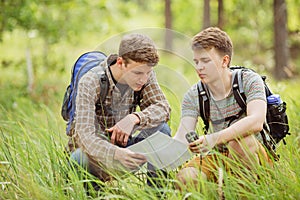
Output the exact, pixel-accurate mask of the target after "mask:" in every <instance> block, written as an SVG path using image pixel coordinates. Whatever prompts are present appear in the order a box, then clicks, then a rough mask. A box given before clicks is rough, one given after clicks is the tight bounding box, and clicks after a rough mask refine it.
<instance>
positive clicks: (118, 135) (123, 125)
mask: <svg viewBox="0 0 300 200" xmlns="http://www.w3.org/2000/svg"><path fill="white" fill-rule="evenodd" d="M139 122H140V119H139V117H138V116H136V115H134V114H129V115H127V116H126V117H124V118H123V119H122V120H120V121H119V122H118V123H116V124H115V125H114V126H113V127H111V128H109V129H107V131H108V132H111V133H112V134H111V137H110V140H111V143H112V144H115V143H117V144H119V145H121V146H124V147H125V146H126V145H127V142H128V138H129V136H130V134H131V132H132V130H133V127H134V125H136V124H138V123H139Z"/></svg>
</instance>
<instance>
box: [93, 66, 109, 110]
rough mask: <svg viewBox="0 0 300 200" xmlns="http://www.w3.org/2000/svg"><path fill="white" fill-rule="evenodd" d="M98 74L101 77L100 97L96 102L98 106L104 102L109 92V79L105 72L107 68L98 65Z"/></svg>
mask: <svg viewBox="0 0 300 200" xmlns="http://www.w3.org/2000/svg"><path fill="white" fill-rule="evenodd" d="M96 74H97V76H98V77H99V85H100V97H99V100H98V101H97V102H96V106H101V105H102V103H103V102H104V101H105V98H106V96H107V93H108V88H109V81H108V77H107V74H106V72H105V68H104V67H103V66H102V65H99V67H97V71H96Z"/></svg>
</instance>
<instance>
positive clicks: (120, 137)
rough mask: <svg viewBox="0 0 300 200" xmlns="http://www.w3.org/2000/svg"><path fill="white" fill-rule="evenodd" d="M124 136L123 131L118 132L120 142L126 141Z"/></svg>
mask: <svg viewBox="0 0 300 200" xmlns="http://www.w3.org/2000/svg"><path fill="white" fill-rule="evenodd" d="M124 137H125V134H124V133H123V132H122V131H120V132H119V133H118V143H119V144H123V142H124Z"/></svg>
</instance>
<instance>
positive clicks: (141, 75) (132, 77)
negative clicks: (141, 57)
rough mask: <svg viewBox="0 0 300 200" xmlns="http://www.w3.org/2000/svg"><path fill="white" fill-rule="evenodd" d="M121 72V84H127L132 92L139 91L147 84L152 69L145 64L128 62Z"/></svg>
mask: <svg viewBox="0 0 300 200" xmlns="http://www.w3.org/2000/svg"><path fill="white" fill-rule="evenodd" d="M123 70H124V71H123V72H124V73H123V76H122V81H121V82H123V83H125V84H127V85H128V86H129V87H131V89H133V90H134V91H139V90H141V89H142V87H143V85H145V84H146V83H147V81H148V79H149V76H150V74H151V72H152V70H153V67H151V66H148V65H147V64H145V63H139V62H135V61H133V60H129V62H128V63H127V65H126V67H123Z"/></svg>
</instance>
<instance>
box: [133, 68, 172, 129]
mask: <svg viewBox="0 0 300 200" xmlns="http://www.w3.org/2000/svg"><path fill="white" fill-rule="evenodd" d="M142 95H143V98H142V101H141V104H140V108H141V111H139V112H134V114H136V115H137V116H138V117H139V118H140V124H139V127H140V128H152V127H156V126H158V125H159V124H161V123H162V122H167V121H168V120H169V118H170V111H171V108H170V105H169V103H168V100H167V98H166V97H165V95H164V93H163V92H162V90H161V88H160V86H159V84H158V82H157V79H156V76H155V72H154V71H153V72H152V73H151V75H150V78H149V81H148V83H147V84H146V86H145V88H144V89H143V90H142Z"/></svg>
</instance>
